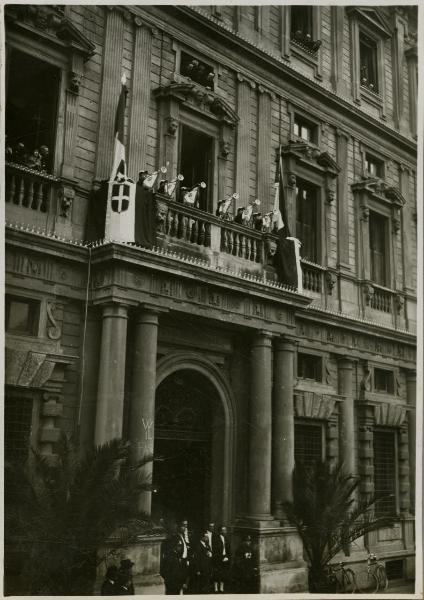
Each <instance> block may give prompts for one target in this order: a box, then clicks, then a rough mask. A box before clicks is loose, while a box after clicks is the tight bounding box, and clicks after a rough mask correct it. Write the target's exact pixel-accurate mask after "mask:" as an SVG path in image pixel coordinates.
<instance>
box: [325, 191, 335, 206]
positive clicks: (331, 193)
mask: <svg viewBox="0 0 424 600" xmlns="http://www.w3.org/2000/svg"><path fill="white" fill-rule="evenodd" d="M335 197H336V192H335V191H334V190H332V189H331V188H328V189H327V190H326V198H327V202H328V204H332V203H333V202H334V199H335Z"/></svg>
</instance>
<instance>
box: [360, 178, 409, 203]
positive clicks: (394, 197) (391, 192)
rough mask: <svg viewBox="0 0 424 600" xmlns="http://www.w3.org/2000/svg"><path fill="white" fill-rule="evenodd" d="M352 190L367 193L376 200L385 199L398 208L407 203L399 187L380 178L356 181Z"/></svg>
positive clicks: (384, 200)
mask: <svg viewBox="0 0 424 600" xmlns="http://www.w3.org/2000/svg"><path fill="white" fill-rule="evenodd" d="M352 190H353V192H362V193H365V194H367V195H368V196H370V197H371V198H373V199H375V200H379V201H383V202H385V203H386V204H387V203H388V204H390V205H392V206H395V207H397V208H402V207H403V206H404V205H405V203H406V200H405V198H404V197H403V196H402V194H401V193H400V191H399V189H398V188H396V187H394V186H388V185H386V184H385V183H384V181H382V180H381V179H379V178H369V179H364V180H363V181H360V182H358V183H354V184H353V185H352Z"/></svg>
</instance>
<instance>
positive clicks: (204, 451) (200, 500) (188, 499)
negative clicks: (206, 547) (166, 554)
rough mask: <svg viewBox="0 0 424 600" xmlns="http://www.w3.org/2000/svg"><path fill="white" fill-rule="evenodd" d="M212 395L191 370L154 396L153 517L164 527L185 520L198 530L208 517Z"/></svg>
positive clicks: (169, 381) (162, 386)
mask: <svg viewBox="0 0 424 600" xmlns="http://www.w3.org/2000/svg"><path fill="white" fill-rule="evenodd" d="M217 412H218V411H217V403H216V394H215V391H214V389H213V388H212V386H211V385H210V384H209V382H208V381H207V380H206V379H205V378H203V377H202V376H201V375H199V374H197V373H196V372H194V371H189V370H183V371H179V372H177V373H174V374H172V375H170V376H169V377H167V378H166V379H165V380H164V381H163V382H162V383H161V384H160V386H159V387H158V389H157V391H156V416H155V447H154V457H155V463H154V468H153V486H154V490H155V491H154V493H153V499H152V500H153V502H152V514H153V516H154V518H156V519H160V518H161V519H164V520H165V522H166V524H167V525H172V524H173V523H175V522H176V521H178V520H181V519H183V518H186V519H188V520H189V522H190V526H191V528H193V529H196V530H198V529H200V528H201V527H202V526H204V524H205V523H206V522H207V520H208V519H209V518H210V516H211V512H210V511H211V499H212V492H211V489H212V487H211V485H212V462H213V461H212V456H213V429H214V424H215V426H216V422H217V420H216V413H217Z"/></svg>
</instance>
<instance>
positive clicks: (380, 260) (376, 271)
mask: <svg viewBox="0 0 424 600" xmlns="http://www.w3.org/2000/svg"><path fill="white" fill-rule="evenodd" d="M387 221H388V219H387V218H386V217H384V216H382V215H380V214H378V213H375V212H372V211H370V214H369V228H370V229H369V234H370V267H371V280H372V281H373V282H374V283H377V284H378V285H382V286H385V285H387V250H388V245H387V231H388V229H387V226H388V223H387Z"/></svg>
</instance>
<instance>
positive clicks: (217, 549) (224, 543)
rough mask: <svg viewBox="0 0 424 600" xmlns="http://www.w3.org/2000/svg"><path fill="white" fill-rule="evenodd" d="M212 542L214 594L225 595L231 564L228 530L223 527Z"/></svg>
mask: <svg viewBox="0 0 424 600" xmlns="http://www.w3.org/2000/svg"><path fill="white" fill-rule="evenodd" d="M212 540H213V542H212V558H213V587H214V592H215V593H219V594H223V593H224V592H225V590H224V587H225V586H226V584H227V582H228V580H229V575H230V563H231V547H230V542H229V540H228V537H227V528H226V527H224V526H221V527H220V528H219V531H218V533H215V534H214V535H213V537H212Z"/></svg>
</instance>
